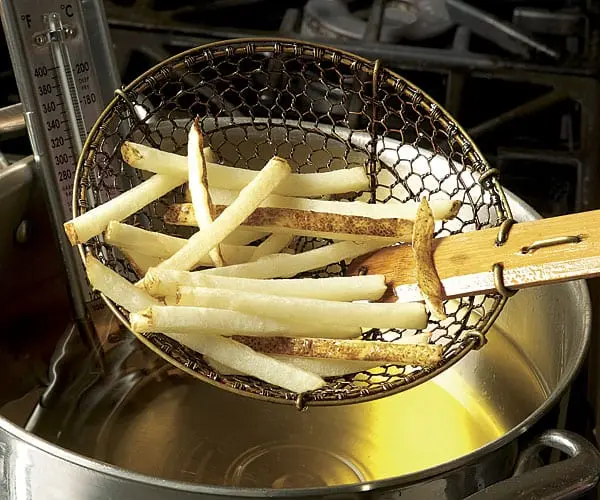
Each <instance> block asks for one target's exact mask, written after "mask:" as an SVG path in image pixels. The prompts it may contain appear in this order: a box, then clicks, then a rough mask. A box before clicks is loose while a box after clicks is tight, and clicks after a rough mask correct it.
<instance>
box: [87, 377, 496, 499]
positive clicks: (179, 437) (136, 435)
mask: <svg viewBox="0 0 600 500" xmlns="http://www.w3.org/2000/svg"><path fill="white" fill-rule="evenodd" d="M451 378H452V380H449V379H448V377H446V381H445V383H444V384H443V385H444V387H451V388H452V391H453V392H454V391H459V392H460V397H459V398H457V397H454V396H453V395H452V394H450V393H449V392H448V391H447V390H446V389H444V388H443V387H442V385H440V384H438V383H436V382H435V381H430V382H427V383H425V384H423V385H421V386H419V387H416V388H414V389H411V390H410V391H407V392H405V393H401V394H399V395H397V396H393V397H388V398H384V399H381V400H378V401H374V402H369V403H363V404H358V405H348V406H341V407H311V408H309V410H308V411H305V412H298V411H296V410H295V409H294V408H293V407H290V406H283V405H276V404H267V403H264V402H260V401H254V400H250V399H248V398H243V397H239V396H236V395H233V394H230V393H227V392H225V391H222V390H219V389H216V388H214V387H211V386H209V385H207V384H202V383H198V382H197V381H195V380H190V379H188V378H187V377H183V376H180V375H179V374H177V372H173V373H172V375H171V376H168V377H165V378H162V380H156V379H154V380H153V381H147V382H146V383H144V385H143V386H142V387H139V388H138V389H137V390H136V392H135V397H134V398H132V400H131V401H130V402H129V403H125V404H123V405H122V407H120V408H118V409H114V408H113V410H112V412H111V416H110V417H109V418H108V419H106V420H105V421H104V422H98V425H99V426H100V428H96V429H95V430H91V429H88V430H90V431H91V432H90V437H91V436H94V438H93V439H90V440H89V441H88V443H87V445H88V447H90V448H89V449H82V450H80V451H82V452H85V453H86V454H88V455H92V456H94V457H95V458H98V459H101V460H104V461H106V462H109V463H112V464H114V465H117V466H119V467H123V468H125V469H129V470H134V471H136V472H140V473H144V474H148V475H151V476H154V477H161V478H167V479H174V480H181V481H186V482H193V483H202V484H213V485H229V486H240V487H261V488H305V487H318V486H333V485H342V484H351V483H356V482H362V481H370V480H377V479H384V478H389V477H394V476H400V475H403V474H407V473H410V472H415V471H418V470H422V469H425V468H429V467H433V466H436V465H439V464H441V463H444V462H447V461H449V460H452V459H455V458H458V457H460V456H463V455H465V454H468V453H470V452H472V451H474V450H475V449H477V448H479V447H481V446H483V445H485V444H487V443H489V442H491V441H493V440H495V439H497V438H498V437H500V436H501V435H502V434H504V433H505V432H506V430H507V428H506V426H505V425H503V424H502V422H501V421H500V420H499V419H497V418H496V417H495V416H494V415H493V414H492V412H491V411H490V409H489V408H488V407H487V406H485V404H484V403H483V402H482V401H480V400H478V399H477V398H476V397H474V396H472V395H471V394H470V393H469V388H468V387H466V384H465V383H464V382H462V381H461V380H460V379H459V378H458V377H451Z"/></svg>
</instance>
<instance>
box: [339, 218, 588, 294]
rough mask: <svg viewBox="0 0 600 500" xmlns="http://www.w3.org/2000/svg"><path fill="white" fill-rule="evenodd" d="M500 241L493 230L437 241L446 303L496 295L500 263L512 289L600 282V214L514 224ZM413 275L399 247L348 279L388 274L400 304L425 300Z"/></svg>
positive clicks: (355, 267) (358, 267)
mask: <svg viewBox="0 0 600 500" xmlns="http://www.w3.org/2000/svg"><path fill="white" fill-rule="evenodd" d="M497 236H498V228H490V229H483V230H480V231H472V232H468V233H461V234H456V235H452V236H447V237H444V238H437V239H436V240H435V242H434V263H435V266H436V269H437V272H438V275H439V276H440V279H441V280H442V285H443V287H444V293H445V296H446V298H448V299H450V298H455V297H464V296H468V295H477V294H483V293H489V292H492V291H494V290H496V285H495V280H494V272H493V271H492V269H493V267H494V264H496V263H498V264H501V265H502V266H503V272H502V276H503V282H504V285H505V286H506V287H507V288H509V289H520V288H527V287H532V286H538V285H544V284H550V283H559V282H562V281H570V280H574V279H580V278H593V277H596V276H600V210H594V211H590V212H583V213H577V214H572V215H564V216H560V217H554V218H549V219H541V220H536V221H531V222H521V223H518V224H514V225H513V226H512V228H511V229H510V231H509V233H508V238H507V240H506V242H505V243H504V244H503V245H502V246H497V245H496V238H497ZM567 237H571V238H567ZM414 269H415V267H414V260H413V252H412V247H411V246H409V245H397V246H394V247H387V248H384V249H382V250H379V251H377V252H375V253H372V254H370V255H366V256H364V257H362V258H359V259H355V260H354V261H353V262H352V264H351V265H350V269H349V274H360V273H364V272H365V271H366V272H367V273H368V274H385V275H386V278H387V280H388V283H389V284H390V285H391V286H393V287H395V290H396V295H397V296H398V300H402V301H411V300H422V296H421V293H420V291H419V289H418V287H417V285H416V279H415V272H414Z"/></svg>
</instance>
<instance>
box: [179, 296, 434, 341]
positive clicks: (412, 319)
mask: <svg viewBox="0 0 600 500" xmlns="http://www.w3.org/2000/svg"><path fill="white" fill-rule="evenodd" d="M175 302H176V303H177V304H178V305H182V306H197V307H208V308H215V309H228V310H233V311H240V312H243V313H246V314H252V315H256V316H259V317H264V318H273V319H276V320H279V321H286V322H291V323H298V324H304V325H306V326H309V325H312V326H313V329H314V330H315V331H316V330H318V328H319V325H323V326H327V327H329V328H330V327H331V326H347V327H349V328H351V327H352V326H360V327H362V328H401V329H404V328H406V329H422V328H425V327H426V326H427V314H426V311H425V306H424V305H423V304H422V303H420V302H409V303H399V302H393V303H362V302H338V301H332V300H319V299H307V298H301V297H282V296H278V295H266V294H264V293H254V292H242V291H240V290H227V289H224V288H200V287H189V286H179V287H177V292H176V300H175ZM331 338H334V337H331ZM336 338H348V337H336Z"/></svg>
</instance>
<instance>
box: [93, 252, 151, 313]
mask: <svg viewBox="0 0 600 500" xmlns="http://www.w3.org/2000/svg"><path fill="white" fill-rule="evenodd" d="M85 268H86V273H87V277H88V280H89V282H90V285H92V288H94V289H95V290H98V291H100V292H102V293H103V294H104V295H106V297H108V298H109V299H110V300H112V301H113V302H114V303H115V304H118V305H120V306H121V307H123V308H125V309H127V310H128V311H139V310H141V309H146V308H148V307H152V306H155V305H160V302H159V301H158V300H157V299H155V298H154V297H151V296H150V295H148V294H147V293H146V292H145V291H144V290H141V289H139V288H136V287H135V286H134V285H133V284H132V283H130V282H129V281H127V280H126V279H125V278H123V277H122V276H120V275H119V274H117V273H116V272H114V271H113V270H112V269H110V268H108V267H107V266H105V265H104V264H102V263H101V262H100V261H99V260H98V259H96V258H95V257H93V256H92V255H90V254H87V255H86V257H85Z"/></svg>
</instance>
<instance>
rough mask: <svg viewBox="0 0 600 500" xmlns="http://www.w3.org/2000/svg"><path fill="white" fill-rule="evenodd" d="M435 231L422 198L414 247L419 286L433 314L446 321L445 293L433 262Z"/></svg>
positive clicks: (427, 205)
mask: <svg viewBox="0 0 600 500" xmlns="http://www.w3.org/2000/svg"><path fill="white" fill-rule="evenodd" d="M433 231H434V221H433V215H432V213H431V209H430V208H429V203H428V202H427V199H426V198H422V199H421V203H420V205H419V209H418V210H417V219H416V221H415V229H414V235H413V246H412V248H413V254H414V256H415V268H416V271H415V272H416V275H417V284H418V286H419V289H420V290H421V293H422V294H423V296H424V298H425V303H426V304H427V306H428V308H429V310H430V311H431V313H432V314H433V315H434V316H435V317H436V318H437V319H445V318H447V315H446V312H445V311H444V301H443V296H444V291H443V287H442V282H441V281H440V278H439V276H438V274H437V271H436V269H435V264H434V262H433V239H434V233H433Z"/></svg>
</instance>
